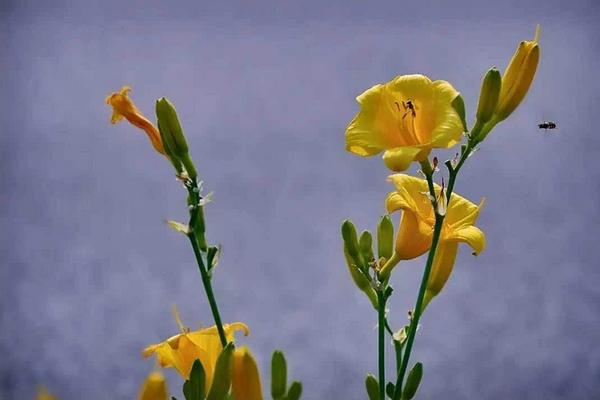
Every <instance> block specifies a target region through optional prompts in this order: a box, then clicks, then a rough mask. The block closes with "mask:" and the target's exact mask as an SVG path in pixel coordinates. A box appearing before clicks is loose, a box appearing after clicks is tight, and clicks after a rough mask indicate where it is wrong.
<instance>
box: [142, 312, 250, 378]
mask: <svg viewBox="0 0 600 400" xmlns="http://www.w3.org/2000/svg"><path fill="white" fill-rule="evenodd" d="M176 320H177V323H178V325H179V328H180V333H179V334H177V335H174V336H171V337H170V338H168V339H166V340H165V341H164V342H161V343H157V344H152V345H150V346H148V347H146V348H145V349H144V351H143V352H142V355H143V356H144V357H150V356H151V355H153V354H156V357H157V360H158V363H159V365H160V366H161V367H165V368H175V369H176V370H177V372H179V374H180V375H181V376H182V377H183V378H184V379H188V378H189V375H190V371H191V369H192V365H193V364H194V361H196V360H198V359H199V360H200V362H201V363H202V367H203V368H204V372H205V375H206V388H210V386H211V384H212V380H213V375H214V371H215V365H216V363H217V358H218V357H219V354H221V350H222V349H223V347H222V346H221V341H220V339H219V332H218V330H217V327H216V326H212V327H210V328H206V329H200V330H197V331H190V330H189V329H187V328H184V327H183V324H181V321H179V317H178V315H177V314H176ZM223 330H224V331H225V336H226V337H227V341H228V342H231V341H233V339H234V334H235V332H237V331H242V332H243V333H244V336H247V335H248V334H249V333H250V330H249V329H248V326H247V325H246V324H244V323H242V322H234V323H232V324H224V325H223Z"/></svg>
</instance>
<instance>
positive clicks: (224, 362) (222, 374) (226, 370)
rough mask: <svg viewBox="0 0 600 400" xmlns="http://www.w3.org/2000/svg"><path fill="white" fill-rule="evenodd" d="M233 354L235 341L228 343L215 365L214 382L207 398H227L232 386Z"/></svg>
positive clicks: (215, 399)
mask: <svg viewBox="0 0 600 400" xmlns="http://www.w3.org/2000/svg"><path fill="white" fill-rule="evenodd" d="M232 355H233V343H229V344H227V346H225V348H224V349H223V350H222V351H221V354H219V358H218V359H217V364H216V366H215V374H214V378H213V383H212V385H211V387H210V391H209V392H208V396H207V397H206V399H207V400H223V399H225V398H226V396H227V393H228V392H229V387H230V386H231V358H232Z"/></svg>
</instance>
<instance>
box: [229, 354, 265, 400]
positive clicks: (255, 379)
mask: <svg viewBox="0 0 600 400" xmlns="http://www.w3.org/2000/svg"><path fill="white" fill-rule="evenodd" d="M231 387H232V390H233V394H234V396H235V398H236V399H244V400H262V398H263V397H262V388H261V384H260V374H259V372H258V366H257V365H256V360H254V357H252V354H251V353H250V351H249V350H248V348H246V347H240V348H239V349H235V351H234V353H233V376H232V381H231Z"/></svg>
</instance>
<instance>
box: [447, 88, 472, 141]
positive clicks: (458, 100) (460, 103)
mask: <svg viewBox="0 0 600 400" xmlns="http://www.w3.org/2000/svg"><path fill="white" fill-rule="evenodd" d="M451 105H452V108H454V111H456V112H457V114H458V116H459V117H460V120H461V122H462V124H463V132H468V131H469V128H467V118H466V111H465V101H464V100H463V98H462V96H461V95H460V94H459V95H458V96H456V97H455V98H454V100H452V103H451Z"/></svg>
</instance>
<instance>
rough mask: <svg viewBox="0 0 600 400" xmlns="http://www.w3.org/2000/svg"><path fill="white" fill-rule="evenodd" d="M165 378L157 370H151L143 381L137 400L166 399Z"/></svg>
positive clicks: (167, 396) (167, 393) (167, 392)
mask: <svg viewBox="0 0 600 400" xmlns="http://www.w3.org/2000/svg"><path fill="white" fill-rule="evenodd" d="M168 398H169V391H168V390H167V380H166V379H165V376H164V375H163V374H161V373H160V372H158V371H154V372H151V373H150V375H148V377H147V378H146V380H145V381H144V383H143V385H142V387H141V389H140V394H139V396H138V400H168Z"/></svg>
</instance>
